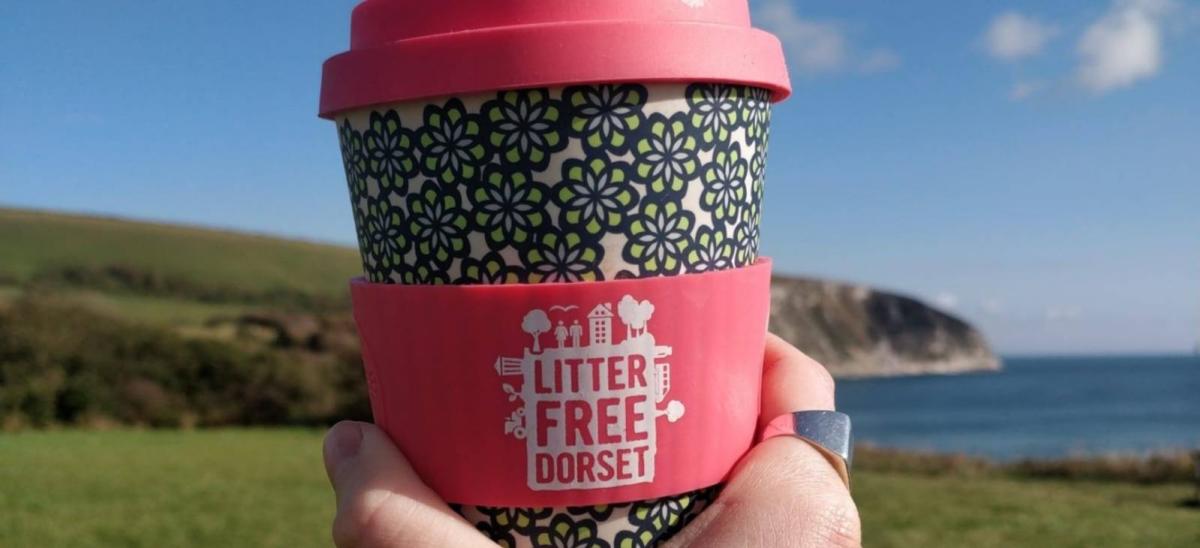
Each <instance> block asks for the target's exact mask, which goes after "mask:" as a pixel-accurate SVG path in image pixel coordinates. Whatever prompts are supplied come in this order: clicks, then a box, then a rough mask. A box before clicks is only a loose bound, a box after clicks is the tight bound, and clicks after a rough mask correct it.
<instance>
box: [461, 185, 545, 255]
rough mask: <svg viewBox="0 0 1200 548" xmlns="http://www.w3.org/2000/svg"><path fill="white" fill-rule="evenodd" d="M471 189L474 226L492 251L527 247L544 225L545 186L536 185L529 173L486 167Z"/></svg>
mask: <svg viewBox="0 0 1200 548" xmlns="http://www.w3.org/2000/svg"><path fill="white" fill-rule="evenodd" d="M474 186H475V188H474V190H473V191H472V192H471V203H472V206H473V207H474V209H473V210H472V216H473V218H474V220H475V225H474V226H475V229H476V230H477V231H479V232H481V233H483V235H484V238H485V239H486V240H487V243H488V245H489V246H491V247H492V248H493V249H502V248H504V247H505V246H508V245H511V246H513V247H516V248H518V249H523V248H526V247H528V246H529V244H530V240H532V239H533V236H534V234H535V233H536V232H537V231H538V230H539V229H540V228H541V227H542V226H543V225H545V224H546V200H547V199H548V197H547V195H548V194H549V190H548V189H547V188H546V186H545V185H543V184H541V183H538V182H535V181H534V180H533V178H532V177H531V176H530V175H529V173H528V172H526V171H524V170H522V169H520V168H517V169H513V168H510V167H507V166H488V167H487V169H486V170H485V173H484V176H483V180H482V181H481V182H479V183H478V184H476V185H474Z"/></svg>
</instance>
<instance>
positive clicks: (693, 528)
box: [324, 335, 861, 548]
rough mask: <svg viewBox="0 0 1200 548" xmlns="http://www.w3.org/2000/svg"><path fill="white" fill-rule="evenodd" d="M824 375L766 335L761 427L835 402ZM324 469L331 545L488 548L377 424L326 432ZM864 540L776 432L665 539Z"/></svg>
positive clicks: (834, 488)
mask: <svg viewBox="0 0 1200 548" xmlns="http://www.w3.org/2000/svg"><path fill="white" fill-rule="evenodd" d="M833 392H834V384H833V379H832V377H830V376H829V373H828V372H827V371H826V370H825V368H824V367H822V366H821V365H820V364H818V363H817V362H816V361H814V360H813V359H812V358H809V357H808V356H806V355H804V354H803V353H802V352H800V351H799V350H797V349H796V348H795V347H793V346H791V345H790V344H788V343H787V342H785V341H784V340H783V339H780V338H779V337H776V336H775V335H768V336H767V347H766V355H765V359H764V363H763V389H762V411H761V413H760V417H761V419H760V420H761V421H762V422H760V424H759V427H760V428H761V427H762V426H764V425H765V422H766V421H769V420H770V419H772V418H774V417H777V416H779V415H783V414H785V413H789V412H792V411H803V410H810V409H833V408H834V405H833V404H834V398H833ZM324 454H325V471H326V473H327V474H328V475H329V480H330V483H332V484H333V489H334V492H335V495H336V499H337V516H336V517H335V518H334V521H333V539H334V543H335V544H337V546H339V547H341V548H349V547H363V548H375V547H393V546H395V547H426V546H428V547H434V546H437V547H443V546H455V547H459V546H461V547H467V548H470V547H492V548H494V547H495V546H496V545H495V544H493V543H492V542H491V541H489V540H488V539H487V537H485V536H483V534H481V533H480V532H478V531H476V530H475V528H474V527H473V526H471V524H470V523H468V522H467V521H466V520H464V519H463V518H462V517H460V516H459V515H458V514H456V513H455V512H454V511H453V510H451V509H450V507H449V506H448V505H447V504H446V503H445V501H443V500H441V499H440V498H439V497H438V496H437V494H435V493H434V492H433V491H432V490H430V489H429V487H428V486H426V485H425V484H424V483H422V482H421V480H420V479H419V478H418V477H417V475H416V473H415V472H413V469H412V467H411V466H410V465H409V463H408V460H407V459H405V458H404V455H403V454H401V453H400V451H399V450H398V449H397V448H396V446H395V445H394V444H392V442H391V440H390V439H389V438H388V437H387V435H386V434H384V433H383V431H382V430H380V429H379V428H377V427H375V425H373V424H369V423H362V422H351V421H344V422H340V423H338V424H336V425H334V427H333V428H332V429H330V431H329V434H328V435H326V437H325V448H324ZM860 544H861V532H860V524H859V516H858V510H857V508H856V507H855V505H854V501H853V499H851V498H850V491H849V489H847V488H846V485H845V484H844V483H843V482H842V479H841V476H840V475H839V474H838V471H837V469H836V468H835V467H834V466H833V465H832V463H831V462H830V461H829V460H827V458H826V456H825V454H824V453H822V452H821V451H818V450H817V449H815V448H814V447H813V446H812V445H810V444H809V443H808V442H805V441H803V440H800V439H798V438H795V437H789V436H781V437H775V438H771V439H768V440H766V441H763V442H762V443H759V444H758V445H756V446H755V447H754V448H753V449H751V450H750V452H749V453H747V454H746V456H745V457H743V459H742V461H741V462H740V463H739V464H738V466H737V467H736V468H735V469H734V471H733V473H732V474H731V475H730V479H729V483H727V484H726V485H725V487H724V488H723V489H722V491H721V494H720V496H719V497H718V498H717V500H716V501H714V502H713V503H712V504H711V505H710V506H709V507H708V508H707V509H705V510H704V511H703V512H702V513H701V514H700V515H699V517H697V518H696V520H695V521H693V522H692V523H691V524H690V525H688V526H687V527H686V528H684V529H683V531H681V532H680V533H679V534H678V535H676V536H675V538H673V539H671V540H670V541H669V542H668V543H667V544H666V545H667V546H672V547H689V548H691V547H697V548H699V547H710V546H711V547H728V546H748V547H749V546H762V547H767V546H771V547H774V546H803V547H810V546H811V547H824V546H832V547H855V546H859V545H860Z"/></svg>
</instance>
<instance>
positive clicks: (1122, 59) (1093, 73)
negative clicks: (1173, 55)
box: [1075, 0, 1171, 93]
mask: <svg viewBox="0 0 1200 548" xmlns="http://www.w3.org/2000/svg"><path fill="white" fill-rule="evenodd" d="M1170 7H1171V5H1170V3H1169V2H1168V1H1167V0H1116V1H1114V2H1113V5H1112V7H1111V8H1110V9H1109V10H1108V12H1107V13H1105V14H1104V16H1102V17H1101V18H1100V19H1099V20H1097V21H1095V22H1094V23H1092V24H1091V25H1090V26H1088V28H1087V30H1085V31H1084V33H1083V36H1081V37H1080V38H1079V43H1078V45H1077V46H1076V48H1077V51H1078V53H1079V57H1080V64H1079V68H1078V70H1077V71H1076V73H1075V76H1076V80H1077V81H1078V82H1079V84H1080V85H1082V86H1083V87H1085V88H1087V89H1089V90H1091V91H1094V92H1096V93H1103V92H1106V91H1110V90H1113V89H1117V88H1120V87H1125V86H1128V85H1130V84H1133V83H1134V82H1136V81H1138V80H1141V79H1144V78H1149V77H1151V76H1154V75H1155V74H1158V71H1159V69H1160V68H1161V67H1162V28H1161V27H1162V22H1163V18H1164V17H1165V16H1166V14H1167V12H1168V11H1170Z"/></svg>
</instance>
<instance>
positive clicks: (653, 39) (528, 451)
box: [320, 0, 789, 546]
mask: <svg viewBox="0 0 1200 548" xmlns="http://www.w3.org/2000/svg"><path fill="white" fill-rule="evenodd" d="M788 93H789V87H788V79H787V73H786V68H785V65H784V62H783V56H782V51H781V48H780V46H779V43H778V41H777V40H776V39H775V38H774V37H773V36H771V35H769V34H767V33H765V32H762V31H759V30H756V29H753V28H751V27H750V24H749V14H748V8H747V4H746V1H745V0H608V1H606V2H589V1H566V2H545V1H544V0H506V1H505V2H495V1H488V0H456V1H447V2H423V1H417V0H367V1H365V2H363V3H361V4H359V5H358V6H357V7H356V8H355V10H354V13H353V18H352V26H351V48H350V50H349V51H348V52H345V53H342V54H340V55H337V56H334V57H332V58H331V59H330V60H328V61H327V62H326V63H325V67H324V76H323V84H322V92H321V108H320V114H321V116H322V117H325V118H329V119H332V120H334V121H335V122H336V123H337V128H338V135H339V141H340V145H341V152H342V157H343V161H344V165H345V171H346V179H347V182H348V184H349V188H350V197H351V206H352V211H353V215H354V221H355V227H356V230H357V237H358V242H359V247H360V250H361V255H362V261H363V269H364V273H365V276H364V279H362V280H358V281H356V282H354V283H353V284H352V295H353V297H354V307H355V317H356V321H357V323H358V325H359V330H360V335H361V337H362V341H363V352H364V365H365V368H366V372H367V378H368V385H369V386H368V388H369V390H370V392H371V401H372V409H373V412H374V415H375V420H376V422H377V423H379V424H380V426H381V427H382V428H383V429H384V430H385V431H387V432H388V434H389V435H390V436H392V438H393V440H395V441H396V442H397V444H398V445H399V446H400V448H401V449H402V450H403V451H404V452H405V454H406V456H408V457H409V459H410V460H411V461H412V462H413V465H414V468H415V469H416V470H417V472H418V473H419V474H421V476H422V478H423V479H424V480H425V481H426V482H427V483H429V484H430V485H431V487H433V488H434V489H435V491H437V492H438V493H439V494H441V495H442V496H443V497H444V498H446V499H447V500H448V501H449V502H451V503H453V504H454V506H455V508H456V510H458V511H459V513H460V514H462V515H463V516H464V517H465V518H466V519H468V520H470V521H471V523H473V524H474V525H476V527H477V528H478V529H479V530H480V531H482V532H483V533H484V534H486V535H487V536H489V537H490V538H491V539H493V540H494V541H496V542H498V543H500V544H501V545H507V546H562V545H571V546H575V545H578V546H647V545H653V544H655V543H657V542H660V541H662V540H665V539H666V538H668V537H670V536H671V535H672V534H674V533H675V532H677V531H678V530H679V529H680V528H682V527H683V525H685V524H686V523H687V522H689V521H690V520H691V519H692V518H693V517H695V515H696V514H697V513H699V512H700V511H701V510H702V509H703V508H704V507H705V506H706V505H707V504H708V502H710V501H711V499H712V498H713V497H714V496H715V495H716V493H717V490H718V489H719V485H720V483H721V481H722V479H723V477H724V474H726V473H728V471H729V469H730V468H731V467H732V464H733V463H734V462H736V459H737V458H738V457H739V456H740V455H741V454H742V453H744V451H745V450H746V449H747V448H748V447H749V444H750V443H751V440H752V438H753V428H754V424H755V421H756V415H757V411H758V400H757V398H758V392H759V386H758V382H759V379H760V375H761V370H760V368H761V357H762V345H763V337H764V336H765V329H766V313H767V301H768V283H769V264H768V262H767V261H766V260H765V259H759V257H758V241H759V224H760V220H761V216H762V199H763V170H764V162H765V157H766V149H767V135H768V129H769V122H770V109H771V104H772V102H774V101H779V100H782V99H783V98H784V97H786V96H787V94H788ZM730 364H736V365H730ZM481 458H482V460H481Z"/></svg>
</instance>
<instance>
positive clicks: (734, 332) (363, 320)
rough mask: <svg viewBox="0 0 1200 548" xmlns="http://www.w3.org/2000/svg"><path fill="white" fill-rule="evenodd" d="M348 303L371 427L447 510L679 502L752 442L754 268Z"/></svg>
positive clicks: (460, 289) (762, 302) (414, 289)
mask: <svg viewBox="0 0 1200 548" xmlns="http://www.w3.org/2000/svg"><path fill="white" fill-rule="evenodd" d="M351 293H352V297H353V300H354V315H355V319H356V321H357V323H358V328H359V332H360V336H361V338H362V343H363V358H364V362H365V367H366V374H367V382H368V387H369V390H370V396H371V407H372V410H373V412H374V415H375V421H376V422H377V423H378V424H379V425H380V426H381V427H382V428H383V429H384V430H385V431H386V432H387V433H388V434H389V435H390V436H391V438H392V439H393V440H394V441H395V442H396V444H397V445H398V446H399V447H400V449H401V450H402V451H403V452H404V454H405V456H406V457H407V458H408V459H409V461H410V462H411V463H412V465H413V468H414V469H415V470H416V471H417V473H418V475H420V477H421V478H422V479H423V480H424V481H425V482H426V483H427V484H429V486H430V487H432V488H433V489H434V491H436V492H437V493H438V494H439V495H440V496H442V497H443V498H444V499H445V500H447V501H450V502H455V503H462V504H472V505H488V506H509V507H513V506H573V505H590V504H604V503H616V502H625V501H631V500H642V499H650V498H656V497H661V496H666V495H672V494H678V493H682V492H686V491H689V490H692V489H697V488H701V487H706V486H709V485H714V484H716V483H719V482H721V481H722V480H723V479H724V478H725V476H726V475H727V474H728V473H729V471H730V470H731V469H732V467H733V466H734V464H735V463H736V462H737V460H738V459H739V458H740V457H741V456H742V455H743V454H744V453H745V452H746V450H747V449H749V447H750V446H751V444H752V442H753V438H754V434H755V426H756V421H757V416H758V410H759V392H760V383H761V373H762V358H763V346H764V340H765V335H766V328H767V316H768V309H769V302H770V262H769V261H768V260H766V259H762V260H760V261H758V262H757V263H756V264H754V265H751V266H747V267H744V268H738V269H733V270H725V271H720V272H711V273H705V274H687V275H680V276H672V277H657V278H644V279H632V280H612V281H604V282H594V283H570V284H529V285H463V286H416V285H408V286H406V285H396V284H371V283H366V282H364V281H362V280H356V281H354V282H353V283H352V284H351ZM559 322H562V323H559ZM606 465H607V466H606Z"/></svg>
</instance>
